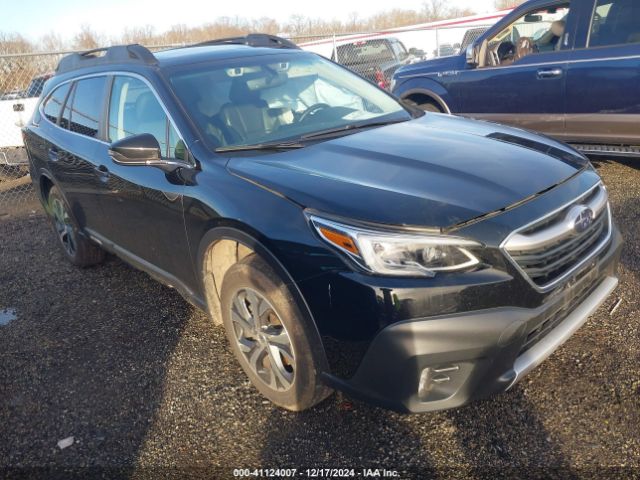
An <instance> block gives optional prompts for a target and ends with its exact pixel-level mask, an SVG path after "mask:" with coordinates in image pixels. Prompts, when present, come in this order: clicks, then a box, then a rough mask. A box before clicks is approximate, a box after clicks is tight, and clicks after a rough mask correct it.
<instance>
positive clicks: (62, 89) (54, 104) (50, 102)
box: [43, 83, 71, 123]
mask: <svg viewBox="0 0 640 480" xmlns="http://www.w3.org/2000/svg"><path fill="white" fill-rule="evenodd" d="M70 85H71V84H69V83H65V84H64V85H60V86H59V87H58V88H56V89H55V90H54V91H53V93H52V94H51V95H50V96H49V98H47V101H46V102H45V104H44V108H43V112H44V116H45V117H46V118H47V120H49V121H50V122H53V123H57V122H58V117H59V116H60V109H61V108H62V104H63V103H64V99H65V98H66V97H67V93H68V92H69V86H70Z"/></svg>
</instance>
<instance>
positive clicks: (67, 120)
mask: <svg viewBox="0 0 640 480" xmlns="http://www.w3.org/2000/svg"><path fill="white" fill-rule="evenodd" d="M75 90H76V84H75V83H74V84H73V85H72V86H71V92H69V95H67V102H66V103H65V105H64V110H63V111H62V115H60V126H61V127H62V128H64V129H66V130H68V129H69V128H70V125H71V106H72V104H73V93H74V92H75Z"/></svg>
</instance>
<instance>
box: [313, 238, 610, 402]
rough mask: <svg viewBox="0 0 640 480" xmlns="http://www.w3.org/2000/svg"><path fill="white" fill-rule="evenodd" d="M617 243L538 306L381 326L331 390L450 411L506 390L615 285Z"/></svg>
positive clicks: (331, 378)
mask: <svg viewBox="0 0 640 480" xmlns="http://www.w3.org/2000/svg"><path fill="white" fill-rule="evenodd" d="M621 246H622V241H621V237H620V234H619V232H618V231H617V229H615V228H614V230H613V234H612V238H611V243H610V244H609V246H608V248H606V249H605V250H604V251H603V252H601V253H600V254H599V255H597V256H596V257H595V258H594V259H593V260H592V261H590V262H589V263H588V264H587V266H585V267H584V268H583V269H582V270H581V271H579V272H577V273H576V274H575V275H574V276H573V278H572V279H570V280H569V281H567V282H566V283H565V285H564V286H562V287H559V288H557V289H556V291H555V292H554V293H553V294H551V295H549V296H548V297H547V299H546V300H545V302H544V304H543V305H541V306H539V307H537V308H531V309H529V308H518V307H504V308H493V309H487V310H481V311H473V312H467V313H462V314H453V315H444V316H439V317H430V318H423V319H414V320H409V321H404V322H400V323H397V324H393V325H391V326H389V327H386V328H384V329H383V330H382V331H381V332H380V333H379V334H378V335H377V336H376V337H375V338H374V340H373V342H372V343H371V345H370V347H369V348H368V350H367V352H366V354H365V355H364V358H363V360H362V362H361V364H360V366H359V367H358V369H357V371H356V373H355V375H354V376H353V377H352V378H351V379H349V380H343V379H339V378H337V377H334V376H331V375H325V380H326V382H327V383H328V384H329V385H330V386H332V387H333V388H336V389H339V390H342V391H345V392H346V393H348V394H350V395H352V396H354V397H357V398H362V399H364V400H366V401H368V402H371V403H374V404H377V405H380V406H383V407H386V408H390V409H393V410H397V411H402V412H426V411H433V410H441V409H448V408H454V407H458V406H461V405H464V404H466V403H468V402H469V401H472V400H474V399H478V398H483V397H486V396H489V395H492V394H495V393H499V392H503V391H505V390H508V389H509V388H511V387H512V386H513V385H514V384H515V383H516V382H518V381H519V380H520V379H522V377H523V376H524V375H526V374H527V373H528V372H529V371H531V370H532V369H533V368H535V367H536V366H537V365H539V364H540V363H541V362H542V361H544V360H545V359H546V358H547V357H548V356H549V355H551V354H552V353H553V352H554V351H555V350H556V349H557V348H558V347H559V346H560V345H562V343H564V342H565V341H566V340H567V339H568V338H569V337H570V336H571V335H572V334H573V333H574V332H575V331H576V330H577V329H578V328H580V326H582V325H583V324H584V323H585V322H586V321H587V319H588V318H589V316H590V315H591V314H592V313H593V312H594V311H595V310H596V309H597V308H598V307H599V306H600V305H601V304H602V303H603V302H604V301H605V300H606V299H607V297H608V296H609V295H610V294H611V292H612V291H613V290H614V289H615V287H616V285H617V283H618V279H617V265H618V262H619V258H620V251H621Z"/></svg>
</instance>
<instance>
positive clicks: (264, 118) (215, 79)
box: [169, 53, 411, 148]
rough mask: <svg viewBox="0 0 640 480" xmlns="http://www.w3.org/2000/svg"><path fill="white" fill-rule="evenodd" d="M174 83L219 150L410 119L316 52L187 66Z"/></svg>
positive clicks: (385, 96)
mask: <svg viewBox="0 0 640 480" xmlns="http://www.w3.org/2000/svg"><path fill="white" fill-rule="evenodd" d="M169 78H170V81H171V83H172V85H173V87H174V90H175V92H176V95H177V96H178V98H179V99H180V101H181V102H182V104H183V106H184V107H185V108H186V110H187V111H188V112H189V114H190V116H191V117H192V119H193V120H194V122H195V123H196V124H197V126H198V128H199V129H200V131H201V132H202V134H203V135H204V136H205V137H206V138H207V139H208V140H209V141H210V143H211V144H212V145H213V147H214V148H225V147H227V148H228V147H234V146H246V145H256V144H264V143H273V142H283V141H295V140H299V139H301V138H303V137H305V136H308V135H310V134H313V133H315V132H321V131H326V130H332V129H337V128H341V127H347V126H349V125H354V126H355V125H358V126H361V125H363V124H367V123H369V122H371V123H376V124H378V123H381V122H386V121H389V122H394V121H400V120H409V119H410V118H411V117H410V115H409V113H408V112H407V111H406V110H405V109H404V108H403V107H402V106H401V105H400V103H399V102H398V101H397V100H395V99H394V98H393V97H392V96H390V95H388V94H387V93H385V92H384V91H382V90H380V89H379V88H378V87H376V86H374V85H372V84H371V83H369V82H368V81H366V80H364V79H363V78H361V77H359V76H358V75H355V74H353V73H351V72H349V71H347V70H345V69H344V68H342V67H339V66H337V65H335V64H334V63H332V62H329V61H327V60H325V59H322V58H321V57H319V56H316V55H312V54H300V53H296V54H293V55H291V54H289V55H264V56H261V57H251V58H246V59H239V60H235V61H233V62H229V61H225V62H224V64H222V63H221V62H217V63H215V64H209V65H207V66H205V67H200V68H198V69H195V70H194V67H193V65H190V66H189V67H188V70H186V69H184V71H176V72H174V73H173V74H170V75H169Z"/></svg>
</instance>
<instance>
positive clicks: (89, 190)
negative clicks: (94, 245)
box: [45, 76, 107, 231]
mask: <svg viewBox="0 0 640 480" xmlns="http://www.w3.org/2000/svg"><path fill="white" fill-rule="evenodd" d="M106 83H107V77H106V76H95V77H88V78H83V79H80V80H77V81H76V82H74V84H73V85H72V86H71V90H70V92H69V94H68V95H67V99H66V103H65V105H64V108H63V110H62V114H61V116H60V119H59V128H60V129H62V130H63V131H59V132H58V133H57V134H56V136H55V141H54V142H52V143H51V145H50V146H49V149H48V152H47V156H48V160H47V163H48V166H49V169H50V171H51V172H52V173H53V175H54V178H55V179H56V181H57V182H58V184H59V185H60V186H61V187H62V190H63V193H64V195H65V197H66V199H67V202H68V203H69V205H70V207H71V210H72V212H73V214H74V216H75V218H76V220H77V222H78V223H79V225H80V227H82V228H90V229H92V230H95V231H102V230H104V229H105V228H106V225H107V224H106V221H105V218H104V215H103V212H102V210H101V206H100V201H99V197H100V196H101V195H102V194H103V193H104V178H103V175H102V172H100V170H99V169H98V155H99V151H100V148H101V147H103V146H104V145H106V143H105V141H104V137H103V136H102V134H101V130H102V117H103V111H104V103H105V99H106V96H105V95H106ZM45 116H47V115H46V105H45Z"/></svg>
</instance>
